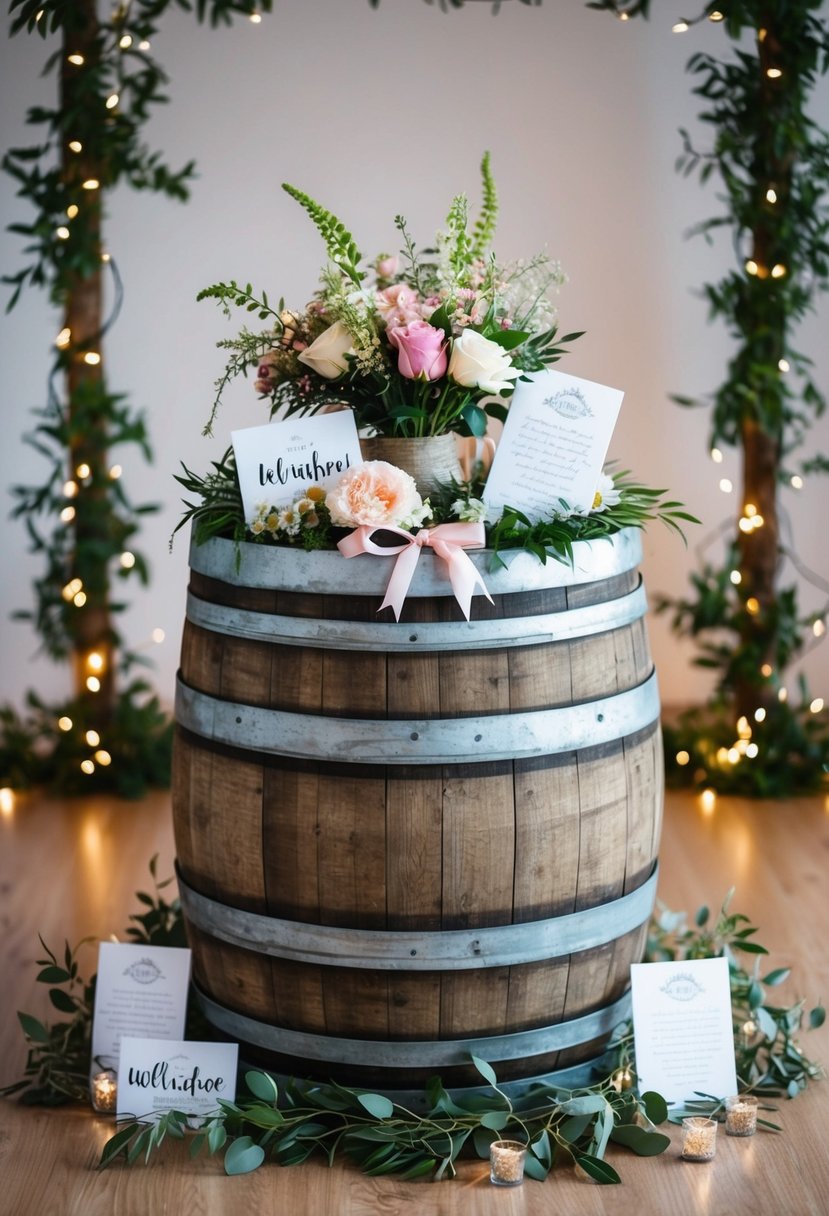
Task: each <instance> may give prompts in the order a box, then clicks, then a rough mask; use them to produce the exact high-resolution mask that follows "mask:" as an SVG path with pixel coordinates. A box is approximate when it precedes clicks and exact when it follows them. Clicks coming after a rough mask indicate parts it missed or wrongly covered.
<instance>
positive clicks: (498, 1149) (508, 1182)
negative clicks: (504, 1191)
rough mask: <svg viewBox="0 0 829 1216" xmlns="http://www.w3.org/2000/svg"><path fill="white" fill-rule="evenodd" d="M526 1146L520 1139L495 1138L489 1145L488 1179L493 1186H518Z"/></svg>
mask: <svg viewBox="0 0 829 1216" xmlns="http://www.w3.org/2000/svg"><path fill="white" fill-rule="evenodd" d="M526 1156H527V1146H526V1144H522V1143H521V1141H520V1140H495V1141H493V1143H492V1144H491V1145H490V1146H489V1181H490V1182H491V1183H493V1185H494V1186H520V1185H521V1183H522V1182H523V1181H524V1161H525V1159H526Z"/></svg>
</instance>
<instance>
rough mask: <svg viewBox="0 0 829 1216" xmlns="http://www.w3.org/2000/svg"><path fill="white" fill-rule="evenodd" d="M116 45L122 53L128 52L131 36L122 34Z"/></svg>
mask: <svg viewBox="0 0 829 1216" xmlns="http://www.w3.org/2000/svg"><path fill="white" fill-rule="evenodd" d="M118 45H119V46H120V48H121V50H122V51H128V50H129V49H130V47H131V46H132V35H131V34H124V35H123V36H122V37H121V39H120V41H119V42H118Z"/></svg>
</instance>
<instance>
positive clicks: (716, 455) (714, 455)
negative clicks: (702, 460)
mask: <svg viewBox="0 0 829 1216" xmlns="http://www.w3.org/2000/svg"><path fill="white" fill-rule="evenodd" d="M711 459H712V460H713V461H714V464H722V452H721V451H720V449H719V448H712V449H711Z"/></svg>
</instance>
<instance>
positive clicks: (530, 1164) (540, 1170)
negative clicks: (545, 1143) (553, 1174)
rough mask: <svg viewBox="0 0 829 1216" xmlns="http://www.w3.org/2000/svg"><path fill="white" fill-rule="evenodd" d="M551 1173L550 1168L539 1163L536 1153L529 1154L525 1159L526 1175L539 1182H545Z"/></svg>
mask: <svg viewBox="0 0 829 1216" xmlns="http://www.w3.org/2000/svg"><path fill="white" fill-rule="evenodd" d="M549 1172H550V1167H549V1166H548V1165H545V1164H544V1162H543V1161H539V1160H538V1158H537V1157H536V1156H535V1154H534V1153H527V1155H526V1157H525V1158H524V1173H525V1174H526V1175H527V1177H529V1178H535V1180H536V1181H537V1182H543V1181H544V1180H545V1178H546V1177H547V1175H548V1174H549Z"/></svg>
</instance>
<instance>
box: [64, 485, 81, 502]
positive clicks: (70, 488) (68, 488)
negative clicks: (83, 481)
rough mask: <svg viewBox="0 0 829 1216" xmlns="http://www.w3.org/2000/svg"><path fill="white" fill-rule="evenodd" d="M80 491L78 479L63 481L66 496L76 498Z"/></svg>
mask: <svg viewBox="0 0 829 1216" xmlns="http://www.w3.org/2000/svg"><path fill="white" fill-rule="evenodd" d="M77 493H78V483H77V482H76V481H65V482H64V483H63V496H64V498H74V497H75V496H76V495H77Z"/></svg>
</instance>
